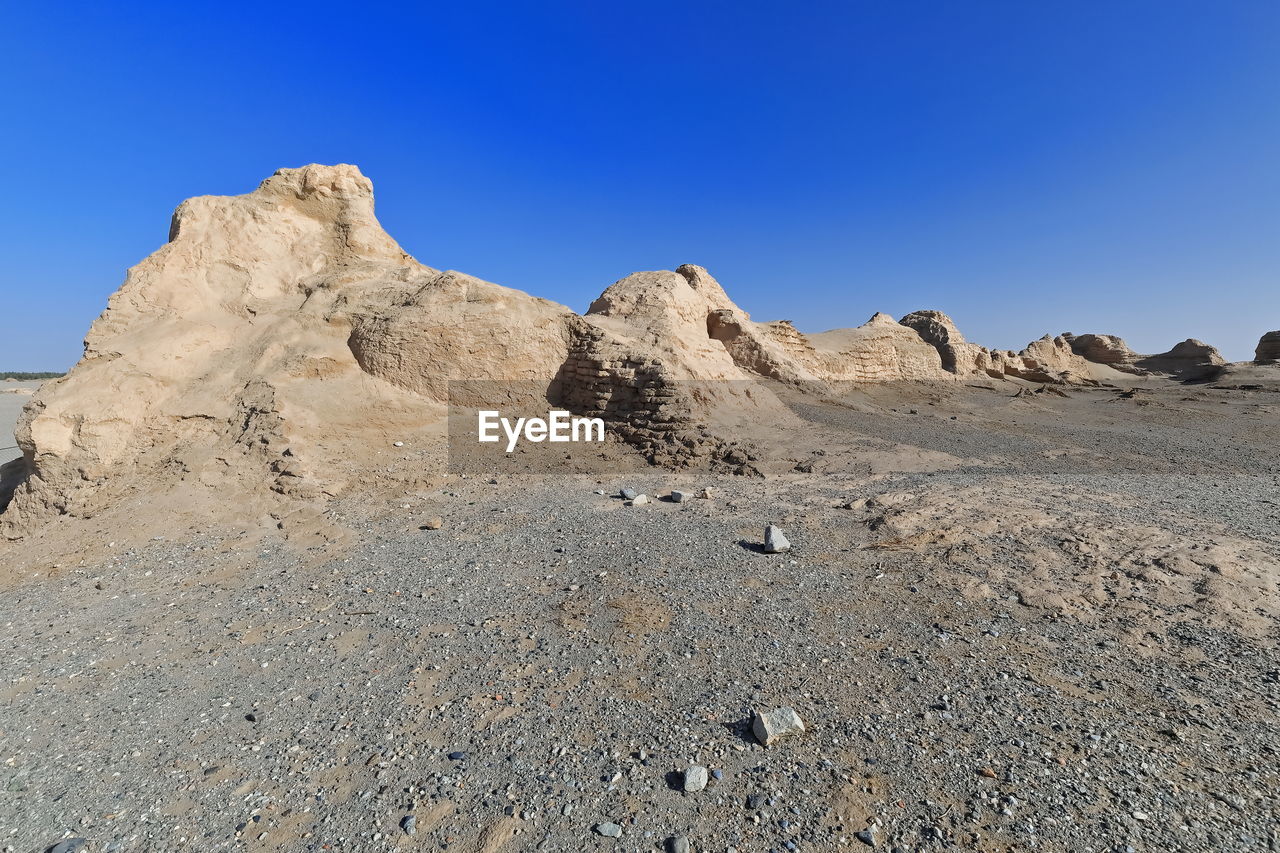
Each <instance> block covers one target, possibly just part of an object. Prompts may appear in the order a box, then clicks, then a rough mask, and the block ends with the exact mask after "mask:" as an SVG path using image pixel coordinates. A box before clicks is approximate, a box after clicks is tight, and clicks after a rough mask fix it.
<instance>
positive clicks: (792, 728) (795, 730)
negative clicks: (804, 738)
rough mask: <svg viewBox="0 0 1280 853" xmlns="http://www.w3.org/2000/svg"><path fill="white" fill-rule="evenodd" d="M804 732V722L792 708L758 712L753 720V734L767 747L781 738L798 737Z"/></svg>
mask: <svg viewBox="0 0 1280 853" xmlns="http://www.w3.org/2000/svg"><path fill="white" fill-rule="evenodd" d="M803 731H804V720H802V719H800V715H799V714H797V713H796V712H795V710H794V709H792V708H776V709H774V710H772V711H756V712H755V716H754V718H753V719H752V720H751V732H752V734H754V735H755V736H756V740H758V741H760V743H762V744H764V745H765V746H771V745H773V744H774V743H775V742H776V741H778V740H779V739H780V738H784V737H788V736H790V735H798V734H800V733H801V732H803Z"/></svg>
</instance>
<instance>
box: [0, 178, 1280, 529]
mask: <svg viewBox="0 0 1280 853" xmlns="http://www.w3.org/2000/svg"><path fill="white" fill-rule="evenodd" d="M1273 334H1274V333H1273ZM1272 351H1273V350H1270V349H1268V350H1266V352H1272ZM1263 352H1264V351H1263V349H1262V348H1260V349H1259V353H1260V357H1261V355H1262V354H1263ZM1218 363H1221V357H1220V356H1218V355H1217V352H1216V351H1215V350H1213V349H1212V348H1211V347H1206V346H1205V345H1203V344H1200V343H1198V342H1194V341H1188V342H1185V343H1184V344H1180V345H1179V346H1178V347H1175V348H1174V350H1172V351H1170V352H1169V353H1165V354H1163V355H1160V356H1136V355H1134V354H1132V353H1131V352H1130V351H1129V350H1128V348H1127V347H1124V345H1123V342H1119V341H1118V339H1113V338H1109V337H1106V336H1089V335H1084V336H1080V337H1072V336H1069V335H1068V336H1059V337H1056V338H1051V337H1049V336H1046V337H1045V338H1042V339H1041V340H1038V341H1035V342H1033V343H1032V344H1030V345H1029V346H1028V347H1027V348H1026V349H1025V350H1023V351H1022V352H1020V353H1013V352H1003V351H994V350H988V349H986V348H984V347H981V346H978V345H976V344H971V343H969V342H967V341H965V339H964V337H963V336H962V335H961V334H960V332H959V331H958V330H957V329H956V327H955V324H954V323H953V322H952V321H951V320H950V318H948V317H947V316H946V315H945V314H942V313H941V312H937V311H918V312H915V313H913V314H909V315H907V316H906V317H904V318H903V320H902V321H901V322H897V321H895V320H893V318H891V317H889V316H888V315H885V314H875V315H874V316H872V318H871V319H870V320H869V321H868V322H867V323H865V324H864V325H862V326H859V327H857V328H854V329H841V330H835V331H830V332H823V333H821V334H815V335H804V334H802V333H800V332H799V331H798V330H796V329H795V328H794V326H792V325H791V324H790V323H789V322H787V321H779V322H772V323H759V322H755V321H753V320H752V319H751V318H750V316H749V315H748V314H747V313H746V312H745V311H743V310H742V309H741V308H739V307H738V306H737V305H735V304H734V303H733V301H732V300H731V299H730V298H729V296H728V294H727V293H726V292H725V290H724V288H722V287H721V286H720V284H719V283H718V282H717V281H716V280H715V279H714V278H713V277H712V276H711V275H710V274H709V273H708V272H707V270H705V269H703V268H702V267H698V266H694V265H685V266H681V267H679V268H678V269H676V270H675V271H654V272H638V273H633V274H632V275H629V276H627V277H625V278H623V279H621V280H619V281H618V282H616V283H614V284H613V285H611V286H610V287H609V288H608V289H606V290H605V291H604V293H603V294H601V296H600V297H599V298H598V299H597V300H596V301H595V302H594V303H592V305H591V306H590V308H589V309H588V311H587V312H586V313H585V314H584V315H578V314H576V313H575V312H573V311H572V310H570V309H569V308H567V307H565V306H562V305H558V304H556V303H553V302H549V301H547V300H544V299H539V298H536V297H533V296H530V295H528V294H525V293H522V292H520V291H518V290H513V289H510V288H506V287H502V286H500V285H496V284H492V283H489V282H485V281H481V280H480V279H476V278H473V277H471V276H468V275H465V274H463V273H458V272H453V271H441V270H437V269H433V268H431V267H428V266H426V265H424V264H422V263H419V262H418V261H417V260H415V259H414V258H412V257H410V256H409V255H408V254H407V253H405V252H404V251H403V250H402V249H401V248H400V246H399V245H398V244H397V243H396V241H395V240H393V239H392V238H391V237H390V236H389V235H388V234H387V233H386V232H385V231H384V230H383V229H382V227H381V226H380V225H379V224H378V221H377V219H376V217H375V215H374V205H373V187H372V184H371V183H370V181H369V180H368V179H367V178H366V177H365V176H364V175H362V174H361V173H360V171H359V170H358V169H357V168H356V167H355V166H350V165H337V166H319V165H310V166H305V167H303V168H300V169H281V170H280V171H278V172H277V173H276V174H275V175H273V176H272V177H270V178H268V179H267V180H266V181H264V182H263V183H262V184H261V185H260V186H259V187H258V189H257V190H255V191H253V192H251V193H248V194H246V195H242V196H234V197H214V196H203V197H198V198H193V199H190V200H188V201H186V202H183V203H182V204H181V205H180V206H179V207H178V209H177V211H176V212H175V213H174V216H173V221H172V226H171V229H170V234H169V241H168V243H166V244H165V245H164V246H162V247H161V248H160V249H159V250H157V251H156V252H155V253H153V254H152V255H151V256H149V257H148V258H146V259H145V260H143V261H142V262H141V263H140V264H138V265H137V266H136V267H134V268H133V269H131V270H130V271H129V273H128V275H127V277H126V279H125V282H124V284H123V285H122V286H121V287H120V289H119V290H118V291H117V292H116V293H115V294H114V295H113V296H112V297H111V299H110V301H109V302H108V306H107V309H106V311H105V312H104V313H103V314H102V315H101V316H100V317H99V318H98V319H97V320H96V321H95V322H94V324H93V326H92V328H91V329H90V330H89V333H88V336H87V337H86V340H85V352H84V357H83V358H82V359H81V361H80V362H79V363H78V364H77V365H76V366H75V368H74V369H73V370H72V371H71V372H70V373H68V374H67V375H66V376H64V377H62V378H59V379H56V380H53V381H50V382H47V383H45V384H44V385H43V386H42V387H41V389H40V391H39V392H38V393H37V394H36V395H35V397H34V399H33V400H32V402H31V403H30V404H29V405H28V406H27V408H26V410H25V411H24V413H23V415H22V417H21V419H20V420H19V423H18V427H17V431H16V432H17V441H18V444H19V445H20V447H21V449H22V453H23V458H22V459H21V460H19V461H18V462H16V463H12V464H10V465H9V466H6V469H5V471H4V473H3V481H2V485H0V507H4V512H3V515H0V529H3V530H4V532H5V533H6V534H7V535H9V536H16V535H20V534H21V533H22V532H23V531H24V530H28V529H30V528H31V526H32V525H34V524H36V523H38V522H40V521H41V520H42V519H46V518H49V517H52V516H57V515H62V514H70V515H75V516H90V515H93V514H95V513H97V512H99V511H101V510H102V509H103V508H104V507H106V506H108V505H110V504H111V503H112V501H114V500H116V499H118V498H119V497H120V496H121V495H123V494H126V493H137V492H138V491H140V490H145V489H154V488H171V487H176V486H179V485H181V486H186V487H189V488H190V489H194V490H197V491H199V490H204V492H205V493H206V494H207V495H208V496H210V497H211V498H215V499H217V500H225V499H226V496H227V495H241V496H243V495H248V494H257V495H261V496H263V497H265V498H266V499H268V500H269V501H279V500H285V501H302V502H323V501H324V500H326V499H327V498H329V497H331V496H334V495H337V494H340V493H342V492H344V491H345V490H347V489H349V488H350V487H352V486H353V485H358V484H362V483H365V482H366V481H367V480H368V473H369V472H370V471H372V470H374V469H378V470H380V471H382V472H383V474H382V475H383V476H389V475H388V474H387V470H388V469H387V462H388V460H387V459H386V458H385V456H384V453H385V450H386V448H387V447H389V446H390V445H392V444H393V443H394V442H395V441H399V442H401V445H403V444H405V443H409V444H410V445H412V446H414V447H419V448H425V449H426V450H425V451H424V453H426V454H427V457H430V456H431V454H432V453H434V454H435V456H436V457H438V456H439V455H440V452H441V450H442V446H443V441H444V438H443V437H444V429H445V428H444V422H445V413H446V407H447V404H448V403H449V402H450V401H452V402H453V403H454V404H455V405H456V404H459V403H461V404H463V405H468V404H472V405H479V404H480V403H481V402H487V403H488V404H490V405H492V404H493V403H494V401H492V400H489V401H484V400H480V399H475V400H469V399H467V392H466V388H467V387H474V386H472V385H470V384H468V385H461V384H458V383H461V382H464V381H465V382H466V383H475V382H485V381H489V382H492V381H502V382H521V383H524V384H523V385H522V386H520V387H522V388H523V389H524V390H523V391H515V390H513V391H512V392H511V393H512V394H513V395H517V396H518V395H521V394H523V396H524V397H526V398H529V399H525V400H523V401H521V402H526V403H527V402H533V403H537V404H541V405H553V406H564V407H566V408H569V409H570V410H572V411H574V412H576V413H579V414H590V415H599V416H602V417H604V418H605V419H606V420H607V421H608V422H609V423H610V424H611V425H612V426H613V428H614V431H615V432H616V433H617V434H618V435H619V436H621V437H622V438H623V439H625V440H626V441H628V442H630V443H631V444H633V445H635V446H637V447H639V448H640V449H641V450H642V451H644V453H645V454H646V455H647V456H648V458H649V459H650V461H652V462H654V463H655V464H663V465H680V464H688V463H689V462H691V461H699V460H705V461H711V462H716V461H719V462H724V463H727V464H729V465H730V466H739V467H738V469H737V470H743V471H747V470H750V466H748V465H746V463H747V462H748V461H749V460H748V459H747V458H746V456H745V455H744V453H743V452H742V451H741V449H739V448H737V447H736V445H735V442H734V441H733V440H732V439H729V438H726V436H730V435H732V432H733V427H732V424H733V422H734V420H735V419H738V420H742V419H746V420H752V421H758V422H767V423H771V424H776V425H778V426H786V425H787V424H789V423H791V422H792V421H791V420H790V419H791V418H792V415H791V413H790V411H789V410H788V409H787V407H786V406H784V405H783V404H782V403H781V402H780V401H779V400H778V398H777V397H776V396H775V395H774V393H773V392H772V391H770V389H769V387H768V383H769V382H771V381H777V382H782V383H787V384H789V385H796V386H801V387H805V386H808V387H820V386H822V385H823V384H825V383H833V382H846V381H848V382H859V383H861V382H884V381H915V380H954V379H959V378H964V377H972V376H979V377H983V378H996V379H1000V378H1017V379H1023V380H1030V381H1034V382H1053V383H1060V382H1096V381H1098V380H1099V379H1100V378H1109V377H1111V376H1117V375H1120V374H1117V373H1114V372H1113V371H1112V370H1111V369H1112V368H1114V369H1115V370H1117V371H1123V372H1125V373H1137V372H1146V371H1157V370H1158V372H1162V373H1168V374H1171V375H1176V376H1179V377H1183V378H1186V377H1187V376H1188V375H1189V374H1195V375H1199V373H1197V371H1199V370H1200V369H1201V368H1203V367H1204V366H1206V365H1213V364H1218ZM451 382H454V383H455V385H454V387H453V389H452V393H451V388H450V383H451ZM512 387H513V388H515V387H516V386H512ZM478 396H481V395H478ZM397 446H400V445H397ZM424 458H426V457H424ZM429 473H430V472H429V471H427V472H425V473H424V472H423V471H420V472H419V473H418V474H416V475H412V476H427V474H429Z"/></svg>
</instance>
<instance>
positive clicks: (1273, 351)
mask: <svg viewBox="0 0 1280 853" xmlns="http://www.w3.org/2000/svg"><path fill="white" fill-rule="evenodd" d="M1253 360H1254V363H1255V364H1272V363H1273V362H1277V361H1280V331H1275V332H1267V333H1266V334H1264V335H1263V336H1262V337H1261V338H1259V339H1258V347H1257V349H1255V350H1254V351H1253Z"/></svg>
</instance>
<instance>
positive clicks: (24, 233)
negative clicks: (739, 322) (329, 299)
mask: <svg viewBox="0 0 1280 853" xmlns="http://www.w3.org/2000/svg"><path fill="white" fill-rule="evenodd" d="M6 18H7V20H6V22H5V25H4V26H3V27H0V71H2V72H3V79H4V81H5V84H4V85H3V86H0V116H3V117H4V124H5V130H4V133H2V134H0V163H3V164H4V177H5V180H4V186H5V191H6V192H5V202H6V203H5V204H4V205H3V206H0V233H3V234H4V235H5V240H4V244H3V247H4V255H5V257H4V263H3V264H0V369H7V370H44V369H63V368H67V367H69V366H70V365H71V364H72V363H73V362H74V361H75V360H76V358H78V357H79V354H80V342H81V340H82V338H83V335H84V332H85V330H86V329H87V328H88V326H89V324H90V322H92V320H93V318H94V317H95V316H96V315H97V314H98V313H99V312H100V311H101V310H102V308H103V307H104V305H105V303H106V298H107V296H108V295H109V294H110V293H111V292H112V291H113V290H114V289H115V288H116V287H118V286H119V284H120V282H121V281H122V280H123V277H124V270H125V269H126V268H127V267H129V266H131V265H132V264H134V263H136V262H137V261H138V260H140V259H141V258H142V257H144V256H145V255H147V254H148V253H149V252H151V251H153V250H154V249H156V248H157V247H158V246H159V245H160V244H161V243H162V242H163V241H164V240H165V237H166V234H167V231H168V223H169V215H170V213H171V212H172V210H173V208H174V207H175V206H176V205H177V204H178V203H179V202H180V201H182V200H183V199H184V198H186V197H189V196H192V195H203V194H234V193H242V192H248V191H249V190H251V189H253V188H254V187H255V186H256V185H257V183H258V182H259V181H260V180H261V179H263V178H265V177H266V176H268V175H270V174H271V173H272V172H273V171H274V170H275V169H277V168H279V167H281V166H299V165H302V164H305V163H309V162H321V163H335V162H349V163H355V164H357V165H359V166H360V168H361V169H362V170H364V172H365V174H367V175H369V176H370V177H371V178H372V179H373V181H374V184H375V188H376V191H377V198H378V214H379V218H380V219H381V220H382V223H383V225H384V226H385V227H386V228H387V230H388V231H389V232H390V233H391V234H392V235H393V236H394V237H395V238H396V239H398V240H399V241H400V243H401V244H402V245H403V246H404V247H405V248H406V249H407V250H408V251H409V252H411V253H412V254H414V255H415V256H416V257H418V258H419V259H420V260H422V261H423V262H424V263H427V264H430V265H432V266H436V267H442V268H452V269H459V270H463V271H465V272H468V273H471V274H473V275H477V276H480V277H482V278H486V279H489V280H491V281H496V282H499V283H501V284H505V285H509V286H512V287H517V288H520V289H522V290H526V291H529V292H531V293H534V294H536V295H539V296H543V297H546V298H549V299H553V300H556V301H558V302H562V303H565V304H567V305H569V306H570V307H572V308H574V309H576V310H579V311H581V310H585V308H586V306H587V304H588V303H589V302H590V301H591V299H593V298H594V297H595V296H596V295H598V294H599V292H600V291H601V290H603V289H604V288H605V287H606V286H608V285H609V284H610V283H612V282H613V281H615V280H616V279H618V278H620V277H622V276H623V275H625V274H627V273H629V272H631V271H633V270H638V269H671V268H674V267H675V266H677V265H678V264H681V263H698V264H702V265H704V266H706V267H708V268H709V269H710V270H711V272H712V273H713V274H714V275H715V276H716V277H717V278H719V279H720V281H721V282H722V283H723V284H724V285H725V287H726V288H727V289H728V291H729V293H730V295H731V296H732V297H733V298H734V299H735V300H736V301H737V302H738V304H739V305H741V306H742V307H743V308H744V309H746V310H747V311H749V312H750V313H751V314H752V315H753V316H754V317H755V318H756V319H760V320H769V319H782V318H786V319H791V320H793V321H795V322H796V324H797V325H798V326H799V327H800V328H801V329H802V330H805V331H820V330H822V329H827V328H834V327H840V326H851V325H858V324H860V323H862V322H864V321H865V320H866V319H867V318H868V317H869V316H870V315H871V314H872V313H873V312H875V311H886V312H889V313H891V314H893V315H895V316H901V315H902V314H904V313H906V312H908V311H911V310H915V309H919V308H938V309H941V310H943V311H946V312H948V313H949V314H951V315H952V316H953V317H954V318H955V319H956V321H957V323H958V324H959V326H960V328H961V330H962V331H963V332H964V333H965V334H966V336H967V337H968V338H969V339H970V340H974V341H976V342H979V343H983V344H986V345H988V346H995V347H1001V348H1014V349H1017V348H1021V347H1022V346H1023V345H1025V344H1026V343H1027V342H1028V341H1030V340H1032V339H1034V338H1037V337H1039V336H1040V335H1042V334H1044V333H1046V332H1052V333H1057V332H1062V331H1074V332H1086V331H1092V332H1107V333H1114V334H1119V335H1122V336H1123V337H1124V338H1125V339H1126V340H1128V341H1129V343H1130V344H1131V345H1133V346H1134V347H1135V349H1138V350H1139V351H1143V352H1157V351H1162V350H1165V349H1167V348H1168V347H1169V346H1171V345H1172V344H1173V343H1175V342H1177V341H1179V340H1182V339H1183V338H1186V337H1198V338H1201V339H1203V340H1206V341H1208V342H1209V343H1212V344H1214V345H1216V346H1218V347H1219V348H1221V349H1222V350H1223V351H1224V353H1225V354H1226V355H1227V356H1228V357H1229V358H1231V359H1236V360H1240V359H1245V358H1251V357H1252V351H1253V346H1254V344H1255V343H1256V342H1257V338H1258V336H1259V335H1260V334H1261V333H1262V332H1264V331H1267V330H1269V329H1275V328H1280V3H1276V2H1274V0H1267V2H1221V3H1209V2H1186V0H1160V1H1159V2H1155V0H1151V1H1150V2H1147V0H1132V2H1130V0H1121V2H1114V3H1080V2H1078V0H1075V2H1057V1H1056V0H1037V2H1026V0H1019V2H1004V0H976V2H967V3H959V2H911V0H906V2H877V3H854V2H844V3H822V2H819V3H811V4H802V5H799V6H797V5H796V4H781V3H768V4H766V3H753V2H723V3H720V2H716V3H709V2H703V3H698V2H693V3H665V2H648V3H644V4H623V3H609V4H605V3H588V2H583V3H535V2H528V3H517V2H492V3H487V4H456V3H453V4H447V5H443V4H442V5H435V4H416V5H415V6H413V7H409V6H398V5H379V4H370V5H365V6H361V5H360V4H347V3H344V4H325V3H307V4H288V3H256V4H240V3H235V2H224V3H219V4H217V5H208V6H205V5H203V4H171V3H166V4H118V5H116V4H92V5H91V4H57V3H54V4H45V5H42V4H20V5H15V6H11V7H10V8H9V9H8V10H7V12H6Z"/></svg>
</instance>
